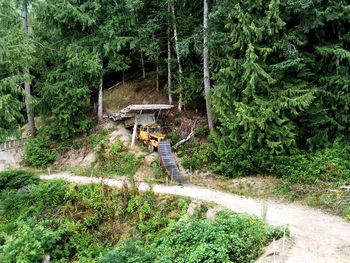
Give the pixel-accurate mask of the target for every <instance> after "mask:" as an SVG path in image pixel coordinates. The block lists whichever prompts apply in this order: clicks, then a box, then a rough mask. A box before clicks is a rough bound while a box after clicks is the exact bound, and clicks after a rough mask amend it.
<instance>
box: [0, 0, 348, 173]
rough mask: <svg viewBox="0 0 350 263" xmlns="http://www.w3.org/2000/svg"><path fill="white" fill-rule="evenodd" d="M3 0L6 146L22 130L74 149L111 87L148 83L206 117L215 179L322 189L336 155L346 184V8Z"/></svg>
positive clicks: (0, 68)
mask: <svg viewBox="0 0 350 263" xmlns="http://www.w3.org/2000/svg"><path fill="white" fill-rule="evenodd" d="M0 4H1V9H0V10H1V16H0V23H1V27H0V93H1V101H0V102H1V103H0V105H1V112H0V125H1V126H0V139H1V140H4V139H5V138H7V137H9V136H16V134H17V135H18V127H19V125H23V124H25V123H27V122H28V123H29V126H30V133H31V135H32V136H34V134H35V133H37V134H38V135H39V136H40V134H44V133H45V136H46V137H47V138H48V139H49V140H55V141H63V140H66V139H67V138H70V137H73V136H74V135H75V134H77V133H82V132H85V131H87V130H88V129H89V128H91V127H92V126H93V125H94V123H96V122H97V121H99V122H101V119H102V109H103V105H102V101H101V93H103V91H104V90H105V89H106V88H108V87H110V86H112V85H114V84H116V83H117V82H119V81H125V80H128V79H131V78H149V79H152V80H154V83H155V86H156V88H157V90H159V89H164V90H165V91H166V92H167V94H168V96H169V103H170V104H172V103H176V104H177V105H178V110H179V111H181V110H186V109H187V108H193V109H199V110H204V111H206V112H207V115H208V120H209V121H208V125H209V126H208V127H209V130H210V131H211V132H210V136H209V140H208V141H209V142H210V143H211V144H212V146H211V147H210V148H211V150H210V159H211V167H212V168H213V171H214V172H216V173H218V174H222V175H225V176H231V177H232V176H233V177H234V176H237V175H246V174H255V173H273V174H276V175H279V176H281V175H283V176H287V175H289V176H293V171H295V169H296V170H298V171H297V172H298V173H299V172H302V170H305V169H307V170H310V171H311V170H313V171H311V173H312V174H313V175H312V176H310V177H311V179H310V180H315V179H316V178H318V177H319V176H321V177H322V176H327V175H325V174H329V173H327V172H324V169H325V168H324V167H321V166H322V164H320V163H322V162H323V161H327V160H324V159H328V160H329V158H331V160H329V163H330V166H332V165H333V166H336V167H339V169H337V170H339V176H340V177H342V178H343V179H344V178H345V177H347V173H346V174H344V172H343V170H344V169H345V170H347V169H349V163H348V162H347V160H348V158H346V157H348V156H349V146H348V136H349V131H350V129H349V123H350V118H349V103H350V97H349V96H350V93H349V81H350V80H349V58H350V53H349V42H350V35H349V31H348V30H347V28H349V19H348V18H349V14H350V6H349V4H348V3H347V2H346V1H345V0H340V1H339V0H337V1H335V0H334V1H332V0H302V1H299V0H298V1H296V0H281V1H278V0H271V1H262V0H250V1H239V0H237V1H236V0H235V1H226V0H217V1H209V0H208V1H204V4H205V5H204V4H203V1H170V0H169V1H162V0H147V1H138V0H121V1H108V0H101V1H88V0H86V1H79V0H75V1H73V0H72V1H68V0H65V1H63V0H48V1H34V0H33V1H27V0H23V1H20V0H18V1H15V0H11V1H5V0H3V1H1V2H0ZM204 7H206V8H204ZM203 21H204V22H205V23H203ZM99 98H100V99H99ZM36 116H40V117H41V120H42V122H43V125H42V127H34V117H36ZM94 116H96V117H94ZM296 160H297V161H296ZM290 166H297V167H293V168H292V169H288V167H290ZM299 166H311V167H299ZM314 168H316V169H314ZM315 170H321V171H320V172H318V173H317V172H315ZM322 172H324V173H322ZM297 177H298V176H297ZM300 177H301V179H302V180H309V179H308V178H302V177H303V176H302V175H300ZM304 177H305V175H304ZM296 179H298V178H296Z"/></svg>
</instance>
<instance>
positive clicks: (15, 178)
mask: <svg viewBox="0 0 350 263" xmlns="http://www.w3.org/2000/svg"><path fill="white" fill-rule="evenodd" d="M38 182H39V177H38V176H34V175H33V174H32V173H29V172H26V171H23V170H8V171H2V172H0V192H1V191H3V190H12V189H14V190H17V189H20V188H21V187H23V186H27V185H32V184H37V183H38Z"/></svg>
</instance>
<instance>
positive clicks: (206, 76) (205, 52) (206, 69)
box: [203, 0, 214, 131]
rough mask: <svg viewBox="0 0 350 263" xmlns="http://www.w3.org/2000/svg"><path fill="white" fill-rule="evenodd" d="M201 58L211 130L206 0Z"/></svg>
mask: <svg viewBox="0 0 350 263" xmlns="http://www.w3.org/2000/svg"><path fill="white" fill-rule="evenodd" d="M203 45H204V47H203V60H204V66H203V68H204V92H205V102H206V107H207V118H208V128H209V131H212V130H213V128H214V124H213V120H212V118H211V105H210V101H209V92H210V75H209V48H208V0H204V12H203Z"/></svg>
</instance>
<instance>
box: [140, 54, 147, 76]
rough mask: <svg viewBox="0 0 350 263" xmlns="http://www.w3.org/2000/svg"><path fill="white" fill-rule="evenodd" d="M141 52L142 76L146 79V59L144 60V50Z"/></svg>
mask: <svg viewBox="0 0 350 263" xmlns="http://www.w3.org/2000/svg"><path fill="white" fill-rule="evenodd" d="M140 53H141V65H142V78H143V79H145V78H146V71H145V61H144V60H143V53H142V51H140Z"/></svg>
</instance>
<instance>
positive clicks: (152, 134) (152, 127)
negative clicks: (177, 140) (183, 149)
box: [138, 123, 165, 152]
mask: <svg viewBox="0 0 350 263" xmlns="http://www.w3.org/2000/svg"><path fill="white" fill-rule="evenodd" d="M138 138H139V140H140V141H142V142H143V143H144V144H145V145H146V147H147V149H148V150H149V151H150V152H153V151H154V148H158V143H159V142H160V141H164V140H165V135H164V134H163V133H161V130H160V125H159V124H157V123H154V124H143V125H141V126H140V128H139V134H138Z"/></svg>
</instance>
